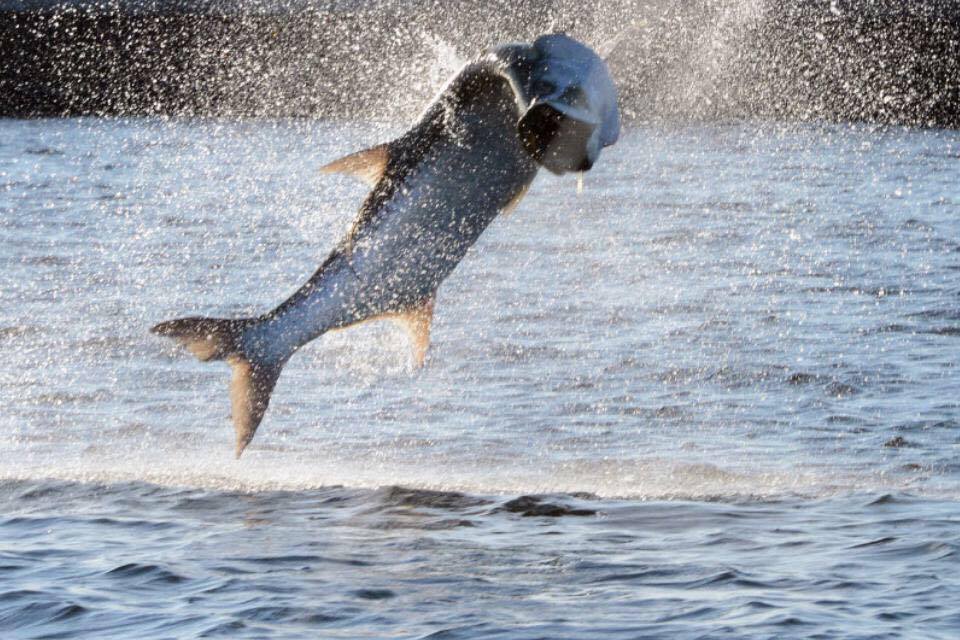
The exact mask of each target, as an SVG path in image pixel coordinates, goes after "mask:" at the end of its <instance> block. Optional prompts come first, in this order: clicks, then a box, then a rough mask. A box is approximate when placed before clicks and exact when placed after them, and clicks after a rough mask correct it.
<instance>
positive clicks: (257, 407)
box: [152, 34, 620, 457]
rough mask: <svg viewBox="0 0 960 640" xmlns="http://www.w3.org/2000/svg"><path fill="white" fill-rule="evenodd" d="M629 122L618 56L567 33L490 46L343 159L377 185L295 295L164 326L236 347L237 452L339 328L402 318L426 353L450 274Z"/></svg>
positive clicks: (222, 347)
mask: <svg viewBox="0 0 960 640" xmlns="http://www.w3.org/2000/svg"><path fill="white" fill-rule="evenodd" d="M619 131H620V115H619V110H618V107H617V92H616V89H615V87H614V84H613V81H612V80H611V78H610V75H609V72H608V70H607V67H606V64H605V63H604V61H603V60H602V59H600V58H599V57H598V56H597V55H596V54H595V53H594V52H593V51H592V50H591V49H589V48H588V47H586V46H584V45H583V44H580V43H579V42H577V41H576V40H573V39H572V38H569V37H568V36H566V35H563V34H551V35H545V36H541V37H540V38H538V39H537V40H536V41H535V42H534V43H533V44H532V45H529V44H508V45H501V46H498V47H494V48H491V49H488V50H487V51H486V52H484V53H483V54H482V55H481V56H480V57H479V58H478V59H477V60H476V61H475V62H473V63H470V64H468V65H466V66H465V67H464V68H463V69H462V70H461V71H460V72H459V73H458V74H457V75H456V76H454V78H453V79H452V80H451V81H450V82H449V83H448V84H447V86H446V87H445V88H444V89H443V91H441V93H440V94H439V96H438V97H437V99H436V100H435V101H434V102H433V103H432V104H431V105H430V107H429V108H428V109H427V110H426V112H425V113H424V114H423V116H422V117H421V118H420V120H419V121H418V122H417V124H416V125H415V126H414V127H413V128H411V129H410V130H409V131H408V132H407V133H405V134H404V135H402V136H401V137H399V138H397V139H396V140H393V141H391V142H387V143H385V144H381V145H378V146H375V147H372V148H370V149H366V150H363V151H359V152H357V153H354V154H351V155H348V156H346V157H344V158H341V159H339V160H336V161H334V162H332V163H330V164H328V165H326V166H325V167H323V168H322V169H321V171H323V172H325V173H334V172H341V173H350V174H353V175H355V176H357V177H359V178H361V179H363V180H364V181H366V182H367V183H368V184H369V185H370V186H371V187H372V190H371V191H370V193H369V195H368V196H367V197H366V199H365V200H364V202H363V205H362V206H361V207H360V212H359V215H358V217H357V220H356V222H355V223H354V225H353V227H352V228H351V229H350V231H349V233H347V235H346V237H345V238H344V239H343V240H342V241H341V242H340V243H339V244H338V245H337V246H336V248H334V249H333V251H332V252H331V253H330V255H329V256H328V257H327V259H326V260H325V261H324V262H323V264H322V265H321V266H320V268H319V269H318V270H317V271H316V273H314V274H313V276H312V277H311V278H310V279H309V280H308V281H307V283H306V284H304V285H303V286H302V287H301V288H300V289H299V290H298V291H297V292H296V293H294V294H293V295H292V296H291V297H290V298H289V299H287V300H286V301H284V302H283V303H282V304H280V306H278V307H277V308H275V309H273V310H272V311H270V312H268V313H266V314H264V315H262V316H260V317H257V318H240V319H221V318H201V317H192V318H180V319H178V320H170V321H167V322H162V323H160V324H158V325H156V326H155V327H153V329H152V331H153V332H154V333H157V334H159V335H161V336H167V337H170V338H175V339H177V340H178V341H180V342H181V343H183V344H184V345H185V346H186V347H187V348H188V349H189V350H190V351H191V352H192V353H193V354H194V355H195V356H197V358H199V359H200V360H204V361H206V360H226V361H227V362H228V363H229V364H230V365H231V367H232V369H233V376H232V381H231V384H230V398H231V409H232V414H233V415H232V418H233V424H234V428H235V431H236V455H237V457H239V456H240V454H241V453H242V452H243V450H244V448H245V447H246V446H247V444H249V443H250V440H251V439H252V438H253V436H254V433H255V432H256V430H257V427H258V426H259V424H260V421H261V420H262V419H263V415H264V412H265V411H266V410H267V405H268V403H269V401H270V393H271V392H272V391H273V388H274V386H275V385H276V382H277V378H278V377H279V375H280V371H281V369H282V368H283V366H284V364H286V362H287V361H288V360H289V359H290V357H291V356H292V355H293V354H294V353H295V352H296V351H297V350H298V349H299V348H300V347H302V346H303V345H305V344H307V343H308V342H310V341H311V340H313V339H314V338H317V337H319V336H320V335H322V334H324V333H325V332H327V331H330V330H333V329H340V328H344V327H348V326H350V325H354V324H357V323H360V322H364V321H366V320H371V319H375V318H392V319H394V320H397V321H399V322H400V323H402V324H403V325H404V326H405V327H406V329H407V331H408V332H409V335H410V337H411V341H412V345H413V353H414V360H415V362H416V364H417V365H418V366H420V365H422V364H423V362H424V358H425V355H426V352H427V347H428V345H429V339H430V322H431V319H432V317H433V301H434V298H435V296H436V293H437V288H438V287H439V286H440V283H441V282H443V280H444V279H445V278H446V277H447V276H449V275H450V273H451V272H452V271H453V270H454V268H455V267H456V266H457V264H458V263H459V262H460V260H462V259H463V257H464V255H465V254H466V252H467V250H468V249H469V248H470V246H471V245H473V243H474V242H476V240H477V238H478V237H479V236H480V234H481V233H482V232H483V230H484V229H485V228H486V227H487V225H488V224H490V222H491V221H492V220H493V219H494V218H495V217H496V216H497V215H498V214H500V213H502V212H505V211H507V210H509V209H511V208H512V207H515V206H516V205H517V203H518V202H519V201H520V199H521V198H522V197H523V195H524V194H525V193H526V191H527V188H528V187H529V186H530V183H531V182H532V181H533V179H534V176H535V175H536V174H537V171H538V169H539V167H541V166H543V167H546V168H547V169H548V170H550V171H551V172H553V173H555V174H562V173H566V172H573V171H581V172H582V171H587V170H589V169H590V168H591V167H592V166H593V163H594V162H595V161H596V160H597V158H598V157H599V154H600V151H601V149H602V148H603V147H605V146H607V145H611V144H613V143H614V142H615V141H616V139H617V137H618V136H619Z"/></svg>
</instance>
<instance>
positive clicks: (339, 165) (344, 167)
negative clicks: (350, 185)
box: [320, 143, 390, 187]
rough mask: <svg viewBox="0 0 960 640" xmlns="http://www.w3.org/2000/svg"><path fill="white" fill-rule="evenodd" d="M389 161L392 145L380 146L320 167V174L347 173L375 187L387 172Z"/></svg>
mask: <svg viewBox="0 0 960 640" xmlns="http://www.w3.org/2000/svg"><path fill="white" fill-rule="evenodd" d="M389 160H390V145H389V144H387V143H384V144H378V145H377V146H375V147H370V148H369V149H364V150H363V151H357V152H356V153H351V154H350V155H348V156H344V157H342V158H340V159H339V160H334V161H333V162H331V163H329V164H325V165H324V166H322V167H320V173H346V174H349V175H352V176H353V177H355V178H358V179H360V180H362V181H363V182H365V183H367V184H368V185H370V186H371V187H373V186H375V185H376V184H377V183H378V182H379V181H380V178H382V177H383V174H384V172H386V170H387V162H388V161H389Z"/></svg>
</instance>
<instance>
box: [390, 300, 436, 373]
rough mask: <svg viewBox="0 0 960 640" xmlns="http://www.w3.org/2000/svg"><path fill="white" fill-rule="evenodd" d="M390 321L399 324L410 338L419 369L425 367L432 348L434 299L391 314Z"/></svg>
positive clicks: (415, 361) (414, 358)
mask: <svg viewBox="0 0 960 640" xmlns="http://www.w3.org/2000/svg"><path fill="white" fill-rule="evenodd" d="M389 317H390V319H391V320H393V321H394V322H396V323H397V324H399V325H400V326H401V327H403V328H404V330H405V331H406V332H407V335H408V336H410V343H411V346H412V347H413V361H414V363H415V365H416V366H417V368H420V367H422V366H423V362H424V360H426V357H427V349H428V348H429V347H430V324H431V323H432V322H433V298H430V299H429V300H427V301H426V302H424V303H423V304H422V305H421V306H419V307H415V308H413V309H410V310H408V311H405V312H403V313H397V314H390V316H389Z"/></svg>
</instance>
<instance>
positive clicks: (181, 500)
mask: <svg viewBox="0 0 960 640" xmlns="http://www.w3.org/2000/svg"><path fill="white" fill-rule="evenodd" d="M397 131H398V129H396V128H389V127H388V128H384V127H378V126H374V125H360V124H352V125H345V124H343V123H317V122H307V121H300V122H278V123H277V122H262V121H259V122H243V123H235V122H226V121H223V122H217V121H169V122H160V121H139V120H138V121H130V122H127V121H110V120H106V121H105V120H52V121H29V122H24V121H0V353H2V355H3V363H2V366H0V407H2V412H0V505H2V512H0V630H2V632H0V635H2V637H4V638H7V637H15V638H34V637H37V638H39V637H58V638H74V637H98V638H131V637H170V638H184V637H198V636H204V637H207V636H209V637H213V636H222V637H235V638H261V637H271V638H304V637H344V638H358V637H370V638H386V637H394V638H420V637H434V638H491V637H496V638H625V639H626V638H631V639H632V638H638V637H657V638H703V637H710V638H713V637H730V638H773V637H821V638H887V637H889V638H894V637H924V638H953V637H956V635H955V634H956V631H957V629H958V628H960V613H958V610H957V607H956V603H957V602H960V578H958V577H957V576H958V569H960V563H958V560H960V508H958V505H960V503H958V500H960V463H958V454H960V430H958V427H960V393H958V392H960V371H958V368H957V363H958V356H960V179H958V178H960V170H958V168H960V134H958V133H956V132H946V131H913V130H899V129H895V130H874V129H868V128H863V127H851V126H823V125H819V126H790V127H782V126H776V125H762V126H761V125H737V126H733V125H730V126H724V125H710V126H702V127H695V126H692V127H685V128H678V129H674V130H664V129H660V128H658V129H644V128H634V129H630V130H628V131H626V133H625V135H624V137H623V139H622V140H621V141H620V143H618V145H617V146H615V147H613V148H611V149H609V150H607V151H606V152H605V154H604V156H603V157H602V158H601V161H600V162H599V163H598V165H597V167H596V168H595V169H594V170H593V171H591V172H590V173H589V174H588V175H587V176H586V180H585V185H584V192H583V193H582V194H581V195H577V184H576V179H575V178H574V177H568V178H564V179H557V178H554V177H551V176H548V175H543V176H541V177H540V178H538V180H537V182H536V183H535V184H534V186H533V188H532V189H531V192H530V194H529V195H528V196H527V198H526V200H524V202H523V203H522V204H521V205H520V207H519V208H518V209H517V211H516V212H515V213H514V214H513V215H511V216H509V217H507V218H504V219H500V220H498V221H496V222H495V223H494V224H493V225H492V226H491V227H490V228H489V229H488V230H487V232H486V233H485V235H484V236H483V237H482V238H481V241H480V242H479V244H478V245H477V246H476V247H475V248H474V249H473V250H472V251H471V253H470V254H469V255H468V256H467V258H466V259H465V260H464V262H463V263H462V264H461V265H460V267H459V268H458V269H457V271H456V272H455V273H454V275H453V276H452V277H451V278H450V279H449V280H448V281H447V282H446V283H445V284H444V286H443V287H442V288H441V291H440V295H439V298H438V301H437V306H436V309H437V315H436V318H435V324H434V331H433V344H432V347H431V351H430V354H429V356H428V360H427V364H426V367H425V368H424V369H422V370H419V371H416V370H414V369H413V368H412V366H411V363H410V353H409V349H408V346H407V344H406V342H405V337H404V334H403V333H402V332H400V331H399V330H398V329H396V328H394V327H392V326H391V325H389V324H383V323H381V324H377V323H372V324H368V325H365V326H362V327H359V328H356V329H351V330H348V331H344V332H339V333H336V334H331V335H328V336H324V337H323V338H322V339H320V340H318V341H316V343H314V344H312V345H310V346H309V347H307V348H305V349H304V350H303V351H301V352H300V353H299V354H297V355H296V356H295V357H294V358H293V359H292V360H291V362H290V364H289V365H288V366H287V368H286V369H285V371H284V374H283V376H282V378H281V380H280V383H279V385H278V388H277V390H276V392H275V394H274V396H273V401H272V404H271V408H270V412H269V414H268V416H267V418H266V419H265V421H264V423H263V425H262V426H261V428H260V431H259V432H258V434H257V437H256V439H255V440H254V442H253V444H252V445H251V447H250V448H249V449H248V451H247V453H246V454H245V455H244V457H243V458H242V459H241V460H240V461H235V460H234V459H233V457H232V453H233V446H232V442H233V434H232V428H231V426H230V424H229V419H228V418H229V402H228V399H227V393H226V387H227V381H228V377H229V372H228V369H227V367H226V366H224V365H222V364H202V363H199V362H197V361H195V360H193V359H192V358H190V357H189V356H188V355H186V354H185V353H183V352H182V351H181V350H179V349H177V348H176V347H175V345H173V344H172V343H168V342H166V341H162V340H160V339H158V338H155V337H154V336H151V335H150V334H149V333H148V329H149V327H150V326H151V325H152V324H154V323H156V322H158V321H160V320H164V319H169V318H172V317H178V316H183V315H193V314H204V315H215V316H216V315H248V314H251V313H260V312H262V311H264V310H266V309H268V308H270V307H272V306H274V305H275V304H277V303H278V302H280V301H282V300H283V299H284V298H285V297H286V296H287V295H289V294H290V293H291V292H292V291H293V290H295V289H296V287H297V286H299V284H301V283H302V282H303V281H304V280H305V279H306V278H307V277H308V276H309V274H310V273H312V271H313V269H315V268H316V266H317V265H318V264H319V263H320V262H321V260H322V259H323V258H324V257H325V255H326V253H327V252H328V251H329V250H330V248H331V247H332V246H333V244H334V243H335V242H336V240H337V239H338V238H339V237H340V236H341V235H342V234H343V233H344V232H345V230H346V229H347V227H348V226H349V224H350V222H351V220H352V217H353V214H354V212H355V211H356V209H357V206H358V204H359V201H360V200H361V198H362V197H363V194H364V187H363V186H362V185H358V184H356V183H354V182H352V181H351V180H350V179H349V178H346V177H331V176H320V175H319V174H318V173H317V168H318V167H319V166H321V165H322V164H323V163H324V162H327V161H329V160H331V159H333V158H335V157H337V156H338V155H340V154H342V153H344V152H347V151H351V150H356V149H357V148H359V147H361V146H363V145H366V144H369V143H372V142H375V141H378V140H381V139H383V138H384V137H387V136H389V135H391V134H394V133H396V132H397ZM530 496H533V497H530ZM11 634H12V635H11ZM431 634H432V635H431Z"/></svg>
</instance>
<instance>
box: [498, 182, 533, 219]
mask: <svg viewBox="0 0 960 640" xmlns="http://www.w3.org/2000/svg"><path fill="white" fill-rule="evenodd" d="M529 190H530V185H529V184H528V185H527V186H525V187H524V188H523V189H521V190H520V193H518V194H517V195H515V196H513V198H511V199H510V202H508V203H507V204H506V206H505V207H503V209H501V210H500V215H502V216H503V217H505V218H506V217H507V216H509V215H510V214H511V213H513V210H514V209H516V208H517V205H519V204H520V201H521V200H523V196H525V195H527V191H529Z"/></svg>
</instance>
